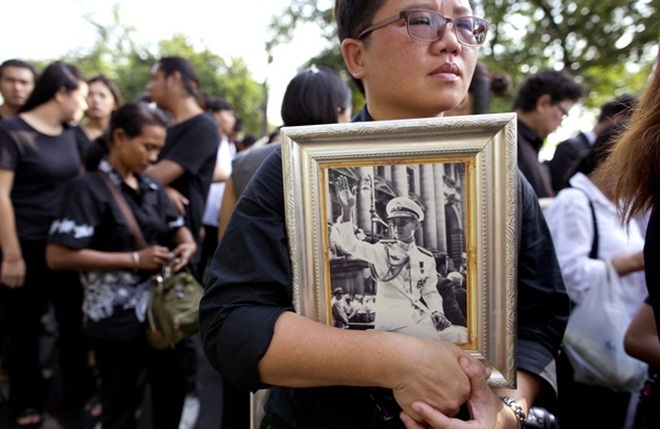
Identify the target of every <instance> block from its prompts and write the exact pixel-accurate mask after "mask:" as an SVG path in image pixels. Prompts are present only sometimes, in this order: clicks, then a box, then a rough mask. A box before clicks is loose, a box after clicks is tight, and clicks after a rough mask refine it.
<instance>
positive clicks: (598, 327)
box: [564, 262, 647, 392]
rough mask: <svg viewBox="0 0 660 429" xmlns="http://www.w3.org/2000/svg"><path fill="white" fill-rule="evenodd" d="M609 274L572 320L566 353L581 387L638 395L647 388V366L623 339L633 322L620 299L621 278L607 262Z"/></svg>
mask: <svg viewBox="0 0 660 429" xmlns="http://www.w3.org/2000/svg"><path fill="white" fill-rule="evenodd" d="M606 264H607V273H605V274H602V275H600V276H599V278H598V279H594V281H593V283H592V286H591V288H590V289H589V290H588V291H587V293H586V295H585V297H584V299H583V301H582V303H581V304H578V305H577V306H576V307H575V308H574V309H573V311H572V312H571V315H570V317H569V319H568V325H567V326H566V332H565V333H564V350H565V352H566V355H567V357H568V359H569V361H570V362H571V365H572V367H573V370H574V372H575V374H574V380H575V381H577V382H579V383H585V384H592V385H597V386H604V387H609V388H611V389H615V390H623V391H630V392H636V391H639V389H640V388H641V386H642V385H643V384H644V380H645V378H646V372H647V364H646V363H644V362H642V361H640V360H637V359H635V358H633V357H631V356H630V355H628V354H627V353H626V351H625V349H624V347H623V337H624V335H625V333H626V329H627V328H628V325H629V324H630V321H631V320H632V317H631V316H629V314H628V312H627V311H626V308H625V306H624V303H623V301H622V299H621V298H620V297H619V291H620V290H621V284H620V280H619V275H618V273H617V272H616V270H615V269H614V267H612V265H611V264H610V263H609V262H607V263H606Z"/></svg>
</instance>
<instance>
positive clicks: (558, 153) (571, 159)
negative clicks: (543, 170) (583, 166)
mask: <svg viewBox="0 0 660 429" xmlns="http://www.w3.org/2000/svg"><path fill="white" fill-rule="evenodd" d="M589 149H591V144H589V139H587V136H586V134H584V133H582V132H581V133H579V134H577V135H575V136H573V137H571V138H570V139H568V140H564V141H563V142H561V143H559V144H558V145H557V148H556V149H555V154H554V155H553V157H552V159H551V160H550V161H549V162H548V165H549V166H550V175H551V176H552V188H553V190H554V191H555V193H557V192H559V191H561V190H562V189H564V188H566V187H568V186H569V185H568V179H570V178H571V176H572V175H573V173H574V170H575V168H576V167H577V165H578V164H579V162H580V161H581V160H582V158H584V157H585V156H587V154H588V153H589Z"/></svg>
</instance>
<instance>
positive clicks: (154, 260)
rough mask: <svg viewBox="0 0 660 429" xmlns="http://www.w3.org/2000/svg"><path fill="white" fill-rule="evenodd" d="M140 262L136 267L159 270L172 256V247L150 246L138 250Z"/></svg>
mask: <svg viewBox="0 0 660 429" xmlns="http://www.w3.org/2000/svg"><path fill="white" fill-rule="evenodd" d="M137 254H138V256H139V263H138V265H137V267H136V268H138V269H140V270H145V271H159V270H160V269H162V268H163V266H164V265H166V264H167V263H168V262H169V261H170V259H171V258H172V253H171V252H170V249H168V248H167V247H165V246H149V247H146V248H144V249H140V250H139V251H138V252H137Z"/></svg>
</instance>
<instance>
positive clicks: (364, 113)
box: [351, 104, 373, 122]
mask: <svg viewBox="0 0 660 429" xmlns="http://www.w3.org/2000/svg"><path fill="white" fill-rule="evenodd" d="M351 122H373V118H372V117H371V115H370V114H369V111H368V110H367V105H366V104H365V105H364V106H362V109H360V111H359V112H357V113H356V114H355V116H353V118H352V119H351Z"/></svg>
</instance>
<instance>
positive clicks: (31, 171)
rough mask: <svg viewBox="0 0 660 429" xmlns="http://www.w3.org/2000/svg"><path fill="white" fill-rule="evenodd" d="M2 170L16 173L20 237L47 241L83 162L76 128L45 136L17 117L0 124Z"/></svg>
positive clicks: (14, 190)
mask: <svg viewBox="0 0 660 429" xmlns="http://www.w3.org/2000/svg"><path fill="white" fill-rule="evenodd" d="M0 168H4V169H7V170H11V171H13V172H14V183H13V185H12V189H11V201H12V204H13V206H14V215H15V220H16V231H17V232H18V236H19V238H21V239H23V240H30V241H46V238H47V236H48V228H49V227H50V224H51V222H52V221H53V219H54V218H55V215H56V214H57V210H58V209H59V207H60V205H61V200H62V195H63V192H64V187H65V186H66V184H67V183H68V182H69V181H70V180H71V179H73V178H74V177H76V176H78V175H79V174H80V171H81V160H80V155H79V154H78V147H77V144H76V138H75V135H74V131H73V129H72V128H67V127H65V128H64V129H63V130H62V132H61V133H60V134H59V135H57V136H51V135H47V134H43V133H41V132H39V131H37V130H35V129H34V128H32V127H31V126H30V125H29V124H28V123H27V122H25V121H24V120H23V119H22V118H21V117H20V116H18V115H15V116H12V117H10V118H7V119H4V120H3V121H1V122H0Z"/></svg>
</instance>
